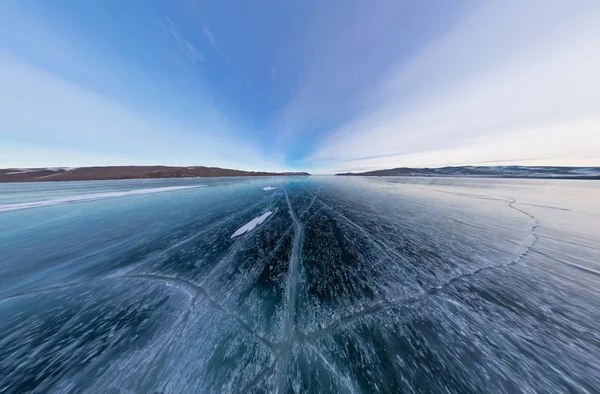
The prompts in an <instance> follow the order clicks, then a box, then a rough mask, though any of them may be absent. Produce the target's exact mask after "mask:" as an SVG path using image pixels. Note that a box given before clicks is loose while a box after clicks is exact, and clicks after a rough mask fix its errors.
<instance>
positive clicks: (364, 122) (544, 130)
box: [304, 2, 600, 168]
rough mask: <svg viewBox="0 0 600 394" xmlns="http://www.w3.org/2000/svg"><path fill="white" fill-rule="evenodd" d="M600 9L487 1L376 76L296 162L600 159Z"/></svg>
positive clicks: (560, 161) (593, 5)
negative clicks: (358, 108)
mask: <svg viewBox="0 0 600 394" xmlns="http://www.w3.org/2000/svg"><path fill="white" fill-rule="evenodd" d="M534 3H535V4H534ZM599 11H600V6H599V5H598V4H596V3H589V2H575V3H569V4H567V3H553V4H552V5H548V4H546V3H544V4H542V3H537V2H532V3H531V4H530V3H528V4H526V5H520V6H518V7H517V6H514V7H510V6H508V5H507V4H505V3H501V4H500V3H489V4H488V5H486V6H485V7H484V8H482V9H479V10H478V11H477V12H476V13H474V14H473V15H471V17H469V18H467V19H465V20H464V21H462V22H461V23H460V24H458V25H457V26H456V27H455V28H454V29H452V30H451V31H450V32H448V33H447V34H445V35H444V36H442V37H440V38H439V39H438V40H436V41H435V42H433V43H432V44H430V45H429V46H428V47H426V48H425V49H424V50H423V51H422V52H421V53H420V54H419V55H418V56H416V57H415V58H414V59H413V60H412V61H411V62H410V63H408V65H402V66H401V67H398V68H397V70H395V71H394V72H392V73H390V74H389V76H388V77H387V78H385V79H383V80H382V81H381V83H379V84H378V85H377V88H376V89H374V90H373V91H372V92H370V93H369V94H368V95H367V96H365V97H366V98H367V101H365V102H364V108H365V110H364V111H363V113H362V115H360V116H359V117H356V118H354V119H352V120H351V121H349V122H347V123H345V124H344V125H343V126H341V127H339V128H337V129H336V130H334V131H333V132H332V133H331V134H330V135H328V136H326V137H325V138H324V139H323V140H322V142H321V143H320V144H319V146H318V147H317V148H316V149H315V151H314V152H313V153H312V154H311V155H310V156H309V157H308V158H307V159H306V160H305V161H304V162H305V163H311V164H312V165H317V164H318V165H320V166H322V167H323V168H340V167H344V166H347V167H352V168H360V167H361V166H362V167H364V168H373V167H379V168H384V167H397V166H404V165H413V166H423V165H428V166H440V165H445V164H449V163H456V162H463V163H464V164H469V163H474V162H482V161H488V162H489V161H506V160H509V161H510V160H514V161H515V162H518V161H519V159H522V158H528V159H537V160H538V161H541V162H544V163H548V164H550V163H554V164H569V163H573V164H575V163H586V164H591V163H596V164H600V155H599V154H598V153H597V152H600V133H598V130H600V117H599V113H598V108H600V76H599V75H598V73H597V71H596V70H598V69H600V53H599V52H598V51H597V50H596V49H595V48H596V47H597V45H598V42H599V41H600V24H598V23H597V17H595V16H596V15H598V14H599ZM508 26H510V29H507V27H508ZM364 71H365V72H367V70H364ZM333 88H334V89H335V87H333ZM590 157H591V158H595V159H590ZM548 158H550V159H548Z"/></svg>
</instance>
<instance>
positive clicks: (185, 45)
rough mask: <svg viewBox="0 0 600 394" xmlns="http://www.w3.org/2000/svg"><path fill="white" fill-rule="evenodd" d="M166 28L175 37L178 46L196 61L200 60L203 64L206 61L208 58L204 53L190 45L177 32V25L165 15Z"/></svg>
mask: <svg viewBox="0 0 600 394" xmlns="http://www.w3.org/2000/svg"><path fill="white" fill-rule="evenodd" d="M165 21H166V27H167V30H168V31H169V33H170V34H171V35H172V36H173V38H174V39H175V41H177V44H179V46H180V47H181V48H182V49H184V50H185V51H186V52H187V53H188V54H189V55H190V56H191V57H192V59H195V60H200V61H202V62H205V61H206V56H204V53H202V52H200V51H198V49H196V47H195V46H194V45H192V44H191V43H190V41H188V40H186V39H185V38H184V36H183V35H182V34H181V33H179V32H178V31H177V29H176V28H175V24H174V23H173V22H172V21H171V19H170V18H169V17H168V16H166V15H165Z"/></svg>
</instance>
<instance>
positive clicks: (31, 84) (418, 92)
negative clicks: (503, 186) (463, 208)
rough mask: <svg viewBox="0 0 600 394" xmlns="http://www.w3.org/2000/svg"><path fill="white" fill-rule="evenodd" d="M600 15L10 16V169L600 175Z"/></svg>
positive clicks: (70, 9)
mask: <svg viewBox="0 0 600 394" xmlns="http://www.w3.org/2000/svg"><path fill="white" fill-rule="evenodd" d="M599 47H600V3H599V2H595V1H587V0H586V1H578V0H574V1H532V0H525V1H511V0H509V1H503V2H481V1H467V0H464V1H458V2H449V1H441V0H440V1H435V0H433V1H427V2H424V1H401V0H382V1H373V2H367V1H341V0H340V1H337V0H334V1H323V2H317V1H296V2H292V1H251V2H250V1H229V0H227V1H218V2H216V1H123V2H118V1H98V0H82V1H27V0H23V1H11V0H8V1H3V2H0V167H48V166H85V165H127V164H136V165H152V164H164V165H212V166H221V167H231V168H240V169H252V170H308V171H311V172H317V173H319V172H322V173H328V172H336V171H340V170H370V169H377V168H391V167H399V166H419V167H422V166H442V165H468V164H529V165H544V164H547V165H600V73H598V71H597V70H599V69H600V51H599V50H598V48H599Z"/></svg>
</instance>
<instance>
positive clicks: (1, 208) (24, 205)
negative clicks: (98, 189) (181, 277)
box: [0, 185, 205, 212]
mask: <svg viewBox="0 0 600 394" xmlns="http://www.w3.org/2000/svg"><path fill="white" fill-rule="evenodd" d="M202 186H205V185H194V186H168V187H156V188H149V189H135V190H126V191H119V192H106V193H91V194H79V195H76V196H68V197H61V198H54V199H50V200H42V201H30V202H21V203H13V204H3V205H0V212H8V211H18V210H21V209H28V208H40V207H48V206H52V205H60V204H66V203H71V202H83V201H95V200H104V199H109V198H118V197H127V196H138V195H142V194H152V193H161V192H170V191H175V190H183V189H191V188H195V187H202Z"/></svg>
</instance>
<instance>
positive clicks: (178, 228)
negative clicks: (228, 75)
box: [0, 177, 600, 393]
mask: <svg viewBox="0 0 600 394" xmlns="http://www.w3.org/2000/svg"><path fill="white" fill-rule="evenodd" d="M599 322H600V181H575V180H562V181H561V180H508V179H458V178H454V179H451V178H438V179H434V178H395V177H387V178H359V177H309V178H304V177H297V178H294V177H290V178H251V179H250V178H238V179H179V180H133V181H102V182H69V183H37V184H0V392H6V393H25V392H40V393H48V392H61V393H63V392H67V393H82V392H87V393H92V392H93V393H133V392H140V393H187V392H190V393H198V392H214V393H229V392H232V393H235V392H250V393H263V392H280V393H283V392H286V393H287V392H290V393H291V392H332V393H351V392H356V393H360V392H364V393H371V392H381V393H398V392H453V393H482V392H509V393H515V392H590V393H591V392H600V324H599Z"/></svg>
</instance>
